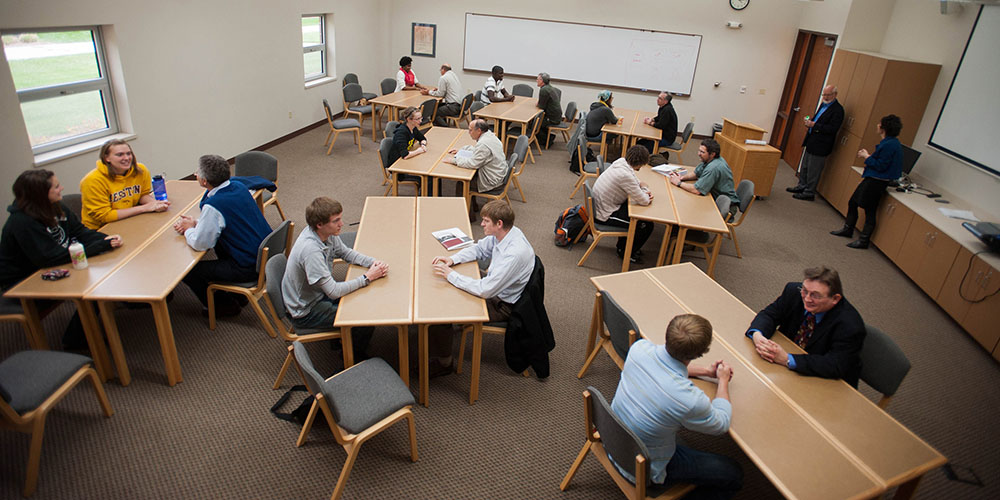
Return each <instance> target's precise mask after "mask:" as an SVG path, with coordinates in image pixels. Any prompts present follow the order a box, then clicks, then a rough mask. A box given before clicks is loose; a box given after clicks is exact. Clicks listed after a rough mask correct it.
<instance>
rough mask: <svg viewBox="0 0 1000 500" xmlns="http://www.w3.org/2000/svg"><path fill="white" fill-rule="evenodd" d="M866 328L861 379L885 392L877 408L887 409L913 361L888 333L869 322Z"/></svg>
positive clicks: (877, 389) (862, 350) (862, 349)
mask: <svg viewBox="0 0 1000 500" xmlns="http://www.w3.org/2000/svg"><path fill="white" fill-rule="evenodd" d="M865 330H866V331H867V334H866V335H865V344H864V347H862V348H861V380H864V381H865V383H866V384H868V385H870V386H872V388H873V389H875V390H876V391H878V392H880V393H882V399H881V400H880V401H879V402H878V407H879V408H882V409H883V410H884V409H885V407H886V406H889V400H890V399H891V398H892V396H893V394H896V390H897V389H899V385H900V384H902V383H903V379H904V378H906V374H907V373H909V372H910V360H909V359H907V357H906V354H904V353H903V350H902V349H900V348H899V346H898V345H896V343H895V342H893V340H892V338H891V337H889V336H888V335H886V334H885V332H883V331H882V330H879V329H878V328H875V327H874V326H872V325H869V324H867V323H865Z"/></svg>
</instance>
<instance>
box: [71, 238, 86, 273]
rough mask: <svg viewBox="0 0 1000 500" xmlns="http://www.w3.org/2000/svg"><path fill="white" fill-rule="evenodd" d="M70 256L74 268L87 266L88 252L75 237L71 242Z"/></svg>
mask: <svg viewBox="0 0 1000 500" xmlns="http://www.w3.org/2000/svg"><path fill="white" fill-rule="evenodd" d="M69 258H70V260H72V261H73V269H86V268H87V252H85V251H84V250H83V244H81V243H80V242H79V241H76V238H73V239H72V240H70V242H69Z"/></svg>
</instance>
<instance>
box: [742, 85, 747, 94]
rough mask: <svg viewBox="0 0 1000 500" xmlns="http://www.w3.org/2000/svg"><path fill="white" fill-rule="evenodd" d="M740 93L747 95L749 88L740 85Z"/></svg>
mask: <svg viewBox="0 0 1000 500" xmlns="http://www.w3.org/2000/svg"><path fill="white" fill-rule="evenodd" d="M740 93H741V94H746V93H747V86H746V85H740Z"/></svg>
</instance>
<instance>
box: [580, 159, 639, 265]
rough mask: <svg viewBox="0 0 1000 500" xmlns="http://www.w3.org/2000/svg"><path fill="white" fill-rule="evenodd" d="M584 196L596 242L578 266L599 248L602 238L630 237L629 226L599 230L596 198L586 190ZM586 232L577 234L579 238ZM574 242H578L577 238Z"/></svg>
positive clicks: (588, 221)
mask: <svg viewBox="0 0 1000 500" xmlns="http://www.w3.org/2000/svg"><path fill="white" fill-rule="evenodd" d="M581 178H582V176H581ZM584 198H586V201H585V202H584V203H586V205H585V206H586V207H587V229H589V230H590V233H591V234H593V235H594V242H593V243H591V244H590V248H588V249H587V253H585V254H583V257H581V258H580V262H577V263H576V265H577V266H582V265H583V263H584V262H585V261H586V260H587V257H590V253H591V252H593V251H594V249H595V248H597V243H598V242H600V241H601V238H604V237H605V236H617V237H624V238H627V237H628V228H622V230H621V231H599V230H598V229H597V226H596V225H595V224H594V199H593V198H592V197H590V196H587V195H586V191H585V192H584ZM585 233H586V231H580V234H579V235H577V239H579V238H580V236H582V235H583V234H585ZM574 243H576V241H575V240H574ZM625 258H626V259H627V258H628V256H625Z"/></svg>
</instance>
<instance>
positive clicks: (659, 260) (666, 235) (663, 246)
mask: <svg viewBox="0 0 1000 500" xmlns="http://www.w3.org/2000/svg"><path fill="white" fill-rule="evenodd" d="M673 229H674V226H672V225H670V224H667V225H666V227H664V228H663V241H661V242H660V253H659V254H657V256H656V267H660V266H662V265H663V259H664V258H665V257H666V256H667V246H668V245H669V244H670V233H671V231H673Z"/></svg>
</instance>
